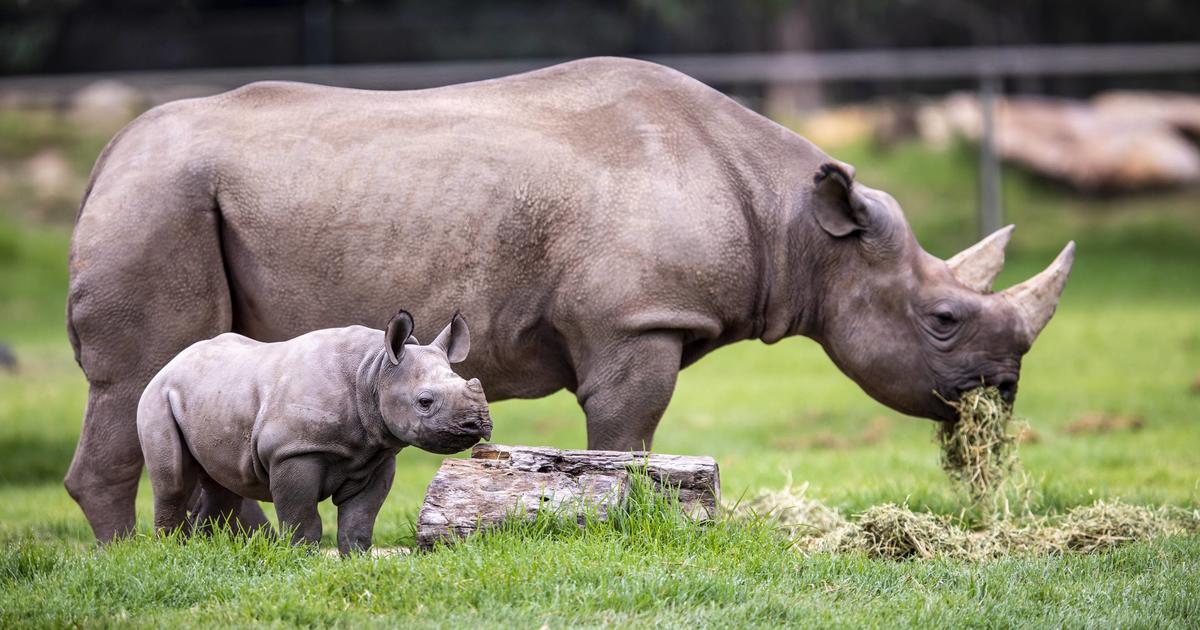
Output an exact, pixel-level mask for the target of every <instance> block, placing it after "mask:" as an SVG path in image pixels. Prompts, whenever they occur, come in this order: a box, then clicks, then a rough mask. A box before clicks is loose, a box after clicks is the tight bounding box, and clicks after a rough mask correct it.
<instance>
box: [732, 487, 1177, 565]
mask: <svg viewBox="0 0 1200 630" xmlns="http://www.w3.org/2000/svg"><path fill="white" fill-rule="evenodd" d="M806 495H807V484H803V485H801V486H800V487H799V488H796V489H793V488H791V487H790V484H789V486H788V487H786V488H784V489H782V490H774V491H768V492H763V493H761V494H759V495H758V496H755V497H752V498H750V499H748V500H745V501H743V502H742V503H741V504H739V505H738V506H737V508H736V510H735V516H740V517H755V518H757V517H765V518H770V519H773V520H774V521H775V522H776V523H777V524H778V526H779V529H780V531H781V533H783V534H784V535H785V536H787V538H788V539H789V540H790V541H791V542H792V544H793V546H794V547H795V548H796V549H798V550H800V551H802V552H805V553H811V552H841V553H846V552H857V553H864V554H866V555H868V556H870V557H872V558H885V559H891V560H905V559H928V558H936V557H946V558H958V559H963V560H971V561H977V562H978V561H985V560H990V559H994V558H1001V557H1005V556H1012V555H1033V556H1044V555H1062V554H1068V553H1097V552H1101V551H1105V550H1107V549H1111V548H1113V547H1116V546H1118V545H1121V544H1124V543H1128V542H1133V541H1136V540H1149V539H1153V538H1159V537H1162V536H1170V535H1176V534H1186V533H1200V510H1184V509H1182V508H1177V507H1166V506H1164V507H1158V508H1150V507H1145V506H1140V505H1131V504H1128V503H1123V502H1121V501H1119V500H1113V501H1097V502H1096V503H1094V504H1092V505H1085V506H1080V507H1076V508H1073V509H1071V510H1069V511H1068V512H1067V513H1066V514H1064V515H1057V516H1025V517H1022V518H1020V519H1017V520H1002V521H996V522H992V523H989V524H988V525H987V526H986V527H984V528H983V529H978V530H970V529H965V528H963V527H962V525H961V522H956V520H955V519H953V518H951V517H948V516H942V515H937V514H930V513H928V512H913V511H912V510H910V509H909V508H908V507H907V506H901V505H895V504H892V503H887V504H884V505H877V506H874V507H871V508H868V509H867V510H866V511H864V512H862V513H861V514H858V515H856V516H855V517H854V518H853V519H846V518H845V517H843V516H842V515H841V514H840V513H839V512H838V511H837V510H836V509H834V508H831V507H829V506H827V505H825V504H823V503H821V502H820V501H818V500H816V499H813V498H811V497H808V496H806Z"/></svg>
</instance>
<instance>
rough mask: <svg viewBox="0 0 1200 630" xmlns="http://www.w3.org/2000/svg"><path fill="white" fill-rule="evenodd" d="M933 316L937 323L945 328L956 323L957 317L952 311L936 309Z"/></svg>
mask: <svg viewBox="0 0 1200 630" xmlns="http://www.w3.org/2000/svg"><path fill="white" fill-rule="evenodd" d="M933 317H934V319H936V320H937V322H938V324H939V325H941V326H945V327H947V328H949V327H951V326H953V325H955V324H957V323H958V317H956V316H955V315H954V313H952V312H950V311H937V312H936V313H934V314H933Z"/></svg>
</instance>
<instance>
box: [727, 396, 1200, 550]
mask: <svg viewBox="0 0 1200 630" xmlns="http://www.w3.org/2000/svg"><path fill="white" fill-rule="evenodd" d="M950 404H952V405H953V406H954V407H955V408H956V409H957V410H958V414H959V420H958V422H956V423H953V424H944V425H942V426H941V427H940V428H939V429H938V433H937V439H938V443H939V445H940V446H941V449H942V456H941V463H942V469H943V470H945V471H946V474H947V476H949V478H950V480H951V481H952V482H953V483H954V484H955V485H957V486H958V487H959V488H960V489H962V491H963V493H964V494H965V495H966V497H967V498H968V499H969V501H970V506H969V507H968V508H967V510H965V511H964V514H965V513H966V512H967V511H971V512H974V513H976V514H977V515H978V516H980V517H981V519H980V520H981V521H982V523H983V527H982V528H979V529H973V530H972V529H967V528H964V527H963V520H964V519H959V520H958V521H957V522H956V520H955V519H952V518H950V517H947V516H942V515H936V514H930V513H923V512H913V511H912V510H910V509H908V507H907V506H900V505H895V504H893V503H887V504H884V505H877V506H874V507H871V508H869V509H867V510H865V511H864V512H862V513H860V514H858V515H856V516H855V517H854V518H853V519H847V518H845V517H844V516H842V515H841V513H839V512H838V511H837V510H836V509H834V508H831V507H829V506H827V505H825V504H824V503H821V502H820V501H818V500H816V499H813V498H810V497H808V496H807V490H808V485H807V484H802V485H801V486H799V487H798V488H793V487H792V484H791V481H790V480H789V481H788V484H787V486H785V487H784V488H783V489H782V490H777V491H767V492H763V493H761V494H759V495H758V496H755V497H752V498H751V499H749V500H746V501H744V502H742V503H741V504H739V505H738V506H737V507H736V508H735V514H740V515H743V516H746V515H752V516H756V517H759V516H765V517H768V518H771V519H774V521H775V522H776V523H778V525H779V527H780V529H781V530H782V531H783V532H784V533H785V534H786V535H787V536H788V538H789V539H790V540H791V541H792V542H793V545H794V546H795V547H796V548H797V549H800V550H802V551H805V552H814V551H824V552H860V553H865V554H866V555H868V556H871V557H874V558H889V559H908V558H934V557H939V556H940V557H951V558H959V559H966V560H976V561H982V560H988V559H992V558H998V557H1003V556H1009V555H1014V554H1022V555H1049V554H1059V555H1061V554H1065V553H1095V552H1099V551H1103V550H1106V549H1109V548H1112V547H1114V546H1116V545H1120V544H1123V543H1126V542H1131V541H1134V540H1146V539H1151V538H1158V537H1162V536H1168V535H1172V534H1182V533H1189V532H1197V531H1200V510H1192V511H1188V510H1183V509H1180V508H1171V507H1159V508H1150V507H1145V506H1139V505H1131V504H1127V503H1122V502H1121V501H1119V500H1114V501H1097V502H1096V503H1094V504H1092V505H1088V506H1081V507H1077V508H1074V509H1072V510H1070V511H1068V512H1067V513H1066V514H1063V515H1051V516H1035V515H1033V514H1032V513H1031V512H1030V510H1029V505H1030V498H1031V496H1032V493H1033V491H1034V487H1033V484H1032V483H1031V482H1030V480H1029V478H1028V476H1026V474H1025V472H1024V470H1023V469H1022V468H1021V463H1020V459H1019V458H1018V457H1017V444H1018V443H1019V442H1020V441H1022V440H1021V439H1020V435H1021V433H1018V434H1016V435H1014V434H1012V433H1010V432H1009V429H1010V427H1011V426H1012V424H1013V422H1012V409H1011V407H1009V406H1008V405H1007V404H1005V403H1004V402H1003V400H1002V399H1001V397H1000V394H999V392H998V391H997V390H996V389H995V388H982V387H981V388H978V389H975V390H973V391H971V392H968V393H967V394H965V395H964V396H963V397H962V398H961V399H960V400H959V401H958V402H956V403H950ZM1119 419H1121V420H1123V422H1122V423H1121V426H1122V427H1124V428H1132V427H1133V425H1132V424H1131V423H1129V422H1127V421H1124V420H1126V419H1124V418H1119ZM1109 420H1110V419H1106V421H1105V422H1102V423H1099V424H1097V423H1092V424H1097V426H1101V425H1103V426H1105V427H1109V426H1110V425H1112V424H1113V422H1111V421H1109ZM1127 425H1128V426H1127ZM1089 426H1090V425H1089ZM1138 426H1140V425H1138ZM1024 432H1029V433H1032V430H1031V429H1028V427H1023V428H1022V433H1024Z"/></svg>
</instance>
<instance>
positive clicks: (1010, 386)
mask: <svg viewBox="0 0 1200 630" xmlns="http://www.w3.org/2000/svg"><path fill="white" fill-rule="evenodd" d="M996 389H998V390H1000V397H1001V398H1003V399H1004V402H1006V403H1008V404H1010V405H1011V404H1013V401H1014V400H1016V399H1017V381H1016V380H1014V379H1009V378H1006V379H1003V380H1001V381H1000V382H999V383H997V384H996Z"/></svg>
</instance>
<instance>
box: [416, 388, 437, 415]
mask: <svg viewBox="0 0 1200 630" xmlns="http://www.w3.org/2000/svg"><path fill="white" fill-rule="evenodd" d="M432 406H433V395H432V394H430V393H429V392H421V393H420V394H418V395H417V409H420V410H421V411H429V408H430V407H432Z"/></svg>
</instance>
